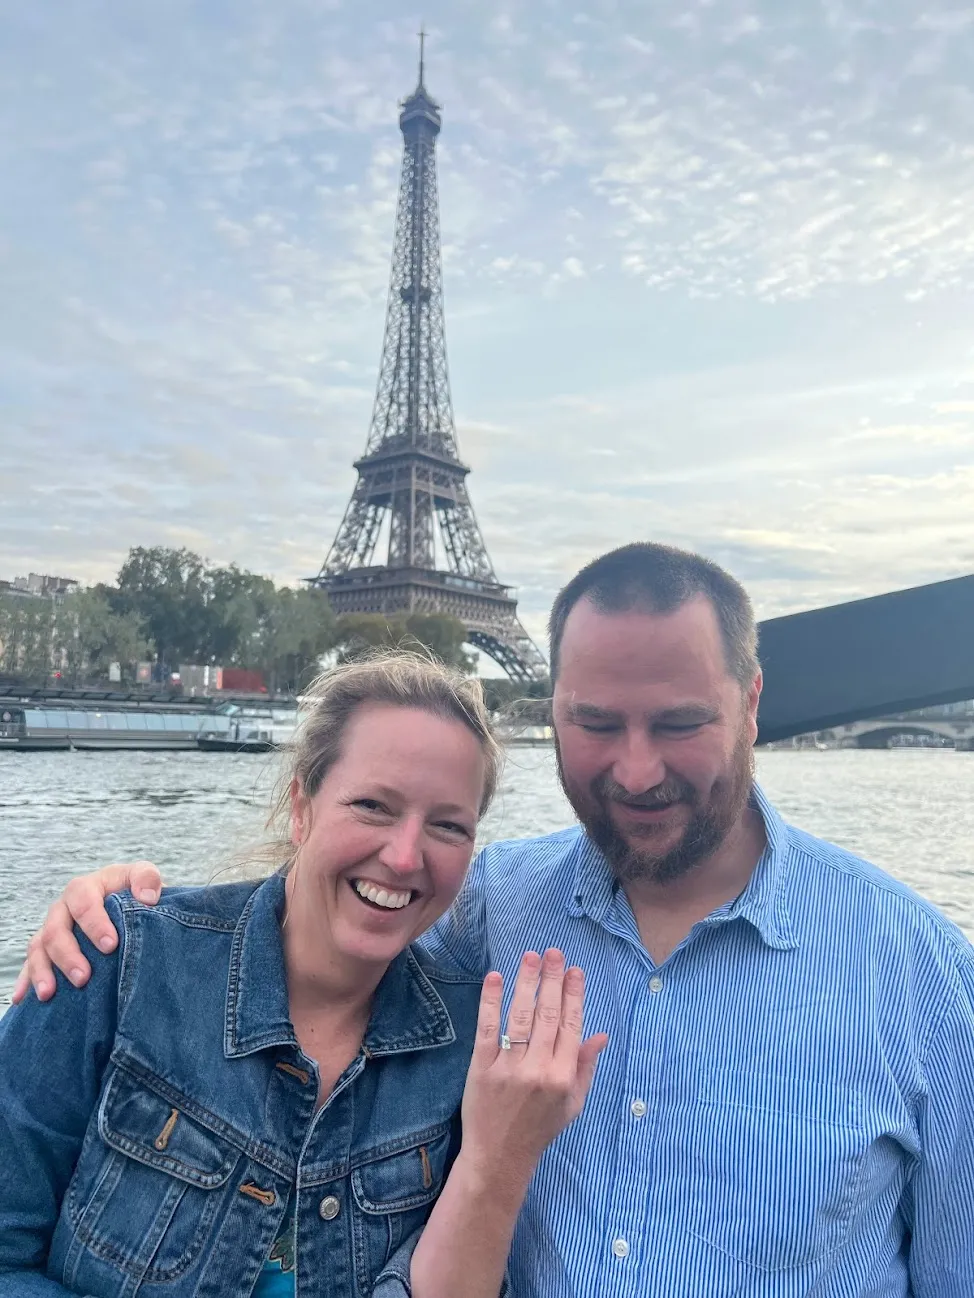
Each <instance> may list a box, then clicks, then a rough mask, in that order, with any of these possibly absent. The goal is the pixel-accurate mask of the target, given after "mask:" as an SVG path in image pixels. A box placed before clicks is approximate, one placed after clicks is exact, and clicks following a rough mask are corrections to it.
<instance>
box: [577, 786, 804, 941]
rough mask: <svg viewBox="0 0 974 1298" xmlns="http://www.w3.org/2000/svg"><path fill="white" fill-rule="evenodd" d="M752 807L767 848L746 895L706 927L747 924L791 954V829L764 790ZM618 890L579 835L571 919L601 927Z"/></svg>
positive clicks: (754, 792)
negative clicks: (733, 922)
mask: <svg viewBox="0 0 974 1298" xmlns="http://www.w3.org/2000/svg"><path fill="white" fill-rule="evenodd" d="M750 805H751V807H752V808H753V809H754V810H755V811H756V812H757V813H758V815H759V816H760V817H761V820H762V822H763V824H764V833H765V838H766V846H765V849H764V851H763V853H762V854H761V859H760V860H759V861H758V863H757V865H756V866H755V868H754V872H753V873H752V875H751V878H750V879H749V881H748V884H747V887H746V888H745V889H744V891H743V892H742V893H741V894H740V895H739V896H738V897H736V898H735V899H734V900H733V901H730V902H728V903H727V904H726V905H724V906H721V907H719V908H718V909H717V910H715V911H714V912H713V914H711V915H708V916H707V918H706V919H705V920H703V921H702V922H703V923H704V924H710V925H715V924H721V923H727V922H728V921H730V920H733V919H744V920H747V922H748V923H749V924H751V925H752V926H753V927H754V928H755V929H756V930H757V932H758V933H759V934H760V935H761V937H762V938H763V940H764V941H765V943H766V944H767V945H768V946H770V947H772V948H774V949H775V950H780V951H787V950H791V949H792V948H793V947H796V946H797V945H798V939H797V938H796V936H795V931H794V927H793V925H792V922H791V914H790V910H789V906H788V881H789V875H790V852H789V842H788V827H787V825H786V824H785V823H784V821H783V820H782V819H781V817H780V816H779V815H778V813H777V812H776V811H775V809H774V807H773V806H772V805H771V803H770V802H769V801H768V798H767V796H766V795H765V793H764V792H763V790H762V789H761V788H760V787H759V786H758V785H757V784H754V785H752V788H751V797H750ZM617 890H618V885H617V883H616V881H615V879H614V878H613V876H612V871H611V869H610V867H609V863H608V862H607V861H606V859H605V856H604V855H603V853H602V851H601V850H600V848H598V847H596V845H595V843H593V842H592V840H591V839H590V838H589V837H588V835H587V834H585V833H584V831H582V830H579V841H578V848H577V851H576V857H575V870H574V873H573V876H572V889H571V894H570V896H569V898H568V911H569V914H571V915H575V916H581V915H587V916H588V917H589V918H590V919H592V920H594V921H595V922H596V923H602V922H603V921H604V920H605V918H606V916H607V915H608V913H609V911H610V909H611V907H612V906H613V904H614V902H615V898H616V893H617Z"/></svg>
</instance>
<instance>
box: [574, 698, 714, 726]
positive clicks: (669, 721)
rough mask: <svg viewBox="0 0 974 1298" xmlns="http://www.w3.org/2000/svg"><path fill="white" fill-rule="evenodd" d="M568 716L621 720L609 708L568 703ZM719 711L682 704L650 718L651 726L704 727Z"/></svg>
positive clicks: (599, 719) (587, 719) (596, 719)
mask: <svg viewBox="0 0 974 1298" xmlns="http://www.w3.org/2000/svg"><path fill="white" fill-rule="evenodd" d="M568 716H569V719H570V720H572V721H601V722H609V721H612V722H618V721H621V720H622V713H621V712H613V711H612V710H611V709H609V708H600V707H597V706H596V704H594V703H575V702H572V703H569V704H568ZM719 716H720V709H719V708H718V707H715V706H714V705H713V704H711V703H682V704H679V705H678V706H677V707H672V708H664V709H663V710H662V711H660V712H655V713H654V714H653V716H652V723H653V725H664V726H667V725H669V726H673V725H684V726H686V725H704V724H705V723H706V722H708V721H716V720H717V718H718V717H719Z"/></svg>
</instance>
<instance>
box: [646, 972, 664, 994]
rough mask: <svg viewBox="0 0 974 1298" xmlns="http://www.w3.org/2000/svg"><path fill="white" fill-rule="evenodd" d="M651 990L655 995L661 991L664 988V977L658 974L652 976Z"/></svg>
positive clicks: (650, 981)
mask: <svg viewBox="0 0 974 1298" xmlns="http://www.w3.org/2000/svg"><path fill="white" fill-rule="evenodd" d="M649 990H650V991H651V992H652V993H653V995H654V996H655V995H656V993H657V992H661V991H662V990H663V979H662V978H660V977H658V976H656V975H654V976H653V977H652V978H650V980H649Z"/></svg>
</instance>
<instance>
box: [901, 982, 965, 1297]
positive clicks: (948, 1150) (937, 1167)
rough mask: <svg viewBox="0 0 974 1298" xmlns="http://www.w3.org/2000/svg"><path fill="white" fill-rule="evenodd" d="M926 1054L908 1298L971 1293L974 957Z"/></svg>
mask: <svg viewBox="0 0 974 1298" xmlns="http://www.w3.org/2000/svg"><path fill="white" fill-rule="evenodd" d="M960 982H961V985H960V988H959V990H958V992H957V994H956V995H955V997H954V999H953V1001H952V1003H951V1004H950V1006H949V1008H948V1009H947V1012H946V1013H945V1014H944V1016H943V1019H942V1020H941V1022H940V1023H939V1025H938V1026H937V1029H936V1031H935V1033H934V1036H933V1039H932V1041H931V1044H930V1049H929V1051H928V1052H927V1059H926V1066H925V1074H926V1082H927V1088H926V1095H925V1097H924V1100H923V1104H922V1107H921V1110H920V1114H919V1129H920V1145H921V1151H922V1152H921V1155H920V1160H919V1163H918V1165H917V1168H916V1171H915V1172H914V1174H913V1177H912V1179H911V1182H910V1186H909V1190H908V1194H907V1197H906V1201H905V1208H906V1217H907V1222H906V1224H907V1227H908V1229H909V1231H910V1279H911V1292H912V1294H913V1295H914V1298H970V1295H972V1294H974V959H972V960H965V961H964V962H963V964H962V966H961V969H960Z"/></svg>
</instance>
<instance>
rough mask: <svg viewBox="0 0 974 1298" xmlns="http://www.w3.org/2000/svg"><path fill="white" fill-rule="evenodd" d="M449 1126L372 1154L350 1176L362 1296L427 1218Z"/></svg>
mask: <svg viewBox="0 0 974 1298" xmlns="http://www.w3.org/2000/svg"><path fill="white" fill-rule="evenodd" d="M451 1131H452V1124H451V1123H449V1122H445V1123H441V1124H440V1125H438V1126H435V1127H429V1128H427V1129H426V1130H424V1131H420V1132H416V1133H414V1134H412V1135H409V1136H404V1137H403V1138H402V1139H401V1140H399V1141H395V1142H388V1143H386V1144H384V1145H382V1146H379V1147H378V1148H376V1149H374V1150H372V1151H370V1152H369V1154H367V1155H366V1156H365V1158H364V1161H362V1162H360V1163H359V1164H358V1166H356V1167H355V1168H354V1169H353V1171H352V1176H351V1183H352V1196H353V1198H354V1200H355V1209H356V1211H355V1215H354V1222H353V1235H354V1248H355V1270H356V1276H357V1280H358V1285H359V1288H360V1291H361V1292H362V1293H370V1292H371V1289H372V1285H373V1284H374V1282H375V1278H376V1276H377V1275H378V1274H379V1272H380V1271H381V1270H382V1268H383V1267H384V1266H385V1265H386V1263H387V1262H388V1260H389V1258H390V1257H391V1256H392V1255H393V1253H395V1251H396V1249H397V1248H399V1247H400V1245H401V1244H402V1243H404V1241H405V1240H407V1239H408V1238H409V1236H410V1235H411V1234H413V1232H414V1231H416V1230H417V1229H418V1228H419V1227H420V1226H422V1225H423V1223H424V1222H425V1221H426V1218H427V1217H428V1216H429V1214H430V1210H431V1208H432V1206H433V1203H434V1202H435V1200H436V1198H437V1196H438V1195H439V1193H440V1191H441V1190H442V1188H443V1182H444V1180H445V1179H446V1173H447V1166H448V1161H449V1155H450V1137H451Z"/></svg>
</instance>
